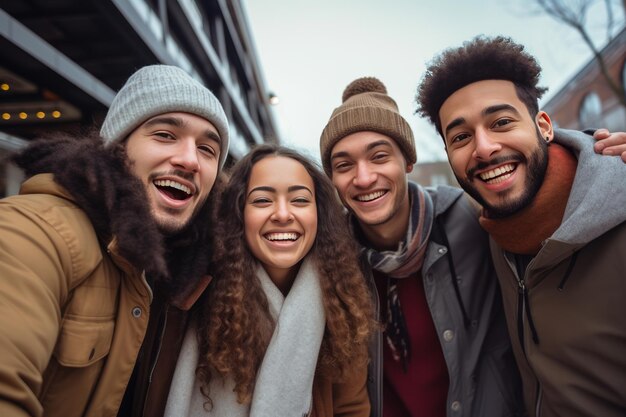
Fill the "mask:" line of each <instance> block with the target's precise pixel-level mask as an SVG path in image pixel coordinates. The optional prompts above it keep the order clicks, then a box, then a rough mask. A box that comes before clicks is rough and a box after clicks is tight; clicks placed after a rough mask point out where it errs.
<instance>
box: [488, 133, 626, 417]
mask: <svg viewBox="0 0 626 417" xmlns="http://www.w3.org/2000/svg"><path fill="white" fill-rule="evenodd" d="M557 133H558V134H559V135H558V136H557V137H556V138H555V141H556V142H558V143H561V144H562V145H564V146H566V147H568V148H569V149H570V150H571V151H573V153H574V154H575V156H576V157H577V159H578V166H577V170H576V177H575V179H574V184H573V186H572V190H571V192H570V195H569V199H568V202H567V207H566V210H565V215H564V217H563V221H562V222H561V225H560V227H559V228H558V229H557V230H556V232H554V234H553V235H552V236H551V237H550V238H548V239H547V240H546V241H544V244H543V246H542V248H541V250H540V251H539V253H538V254H537V255H536V256H535V257H534V258H533V259H532V261H531V262H530V263H529V264H528V266H527V267H526V269H525V273H524V274H523V275H522V276H520V275H518V273H517V266H516V264H515V256H514V255H513V254H510V253H507V252H505V251H504V250H502V249H501V248H500V247H499V246H498V245H497V244H496V243H495V242H492V253H493V259H494V262H495V266H496V270H497V271H498V276H499V278H500V285H501V286H502V294H503V297H504V307H505V312H506V317H507V323H508V326H509V332H510V333H511V336H512V341H513V350H514V353H515V357H516V359H517V361H518V364H519V367H520V372H521V375H522V379H523V383H524V399H525V401H526V405H527V407H528V411H529V414H530V415H531V416H536V417H555V416H567V417H582V416H603V417H618V416H625V415H626V165H624V164H623V163H622V161H621V160H620V159H619V158H610V157H603V156H600V155H596V154H595V153H594V152H593V148H592V144H593V140H592V139H590V138H589V137H588V136H586V135H584V134H581V133H580V132H574V131H563V130H561V131H558V132H557ZM519 288H524V292H523V293H520V291H519Z"/></svg>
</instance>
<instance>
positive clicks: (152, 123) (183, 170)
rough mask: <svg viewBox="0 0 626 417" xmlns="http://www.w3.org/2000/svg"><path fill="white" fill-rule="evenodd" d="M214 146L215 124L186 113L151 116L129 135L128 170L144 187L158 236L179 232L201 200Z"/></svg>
mask: <svg viewBox="0 0 626 417" xmlns="http://www.w3.org/2000/svg"><path fill="white" fill-rule="evenodd" d="M219 145H220V139H219V135H218V133H217V129H216V128H215V126H213V125H212V124H211V123H210V122H208V121H207V120H205V119H203V118H201V117H198V116H195V115H192V114H188V113H166V114H161V115H158V116H155V117H152V118H151V119H149V120H147V121H146V122H144V123H143V124H142V125H141V126H139V127H138V128H137V129H135V130H134V131H133V132H132V133H131V134H130V136H129V137H128V139H127V141H126V154H127V155H128V159H129V161H130V162H131V171H132V172H133V174H135V175H136V176H137V177H138V178H139V179H140V180H141V182H142V183H143V184H144V186H145V188H146V192H147V195H148V200H149V203H150V209H151V212H152V215H153V217H154V219H155V220H156V222H157V225H158V227H159V229H160V230H161V231H162V232H163V233H165V234H169V235H171V234H175V233H177V232H179V231H180V230H182V229H183V228H184V227H185V226H186V225H187V224H188V223H189V222H190V221H191V219H192V218H193V215H194V213H195V212H196V211H197V210H198V209H199V208H200V207H201V206H202V204H204V202H205V201H206V199H207V196H208V195H209V192H210V191H211V189H212V188H213V184H214V183H215V178H216V176H217V171H218V162H219V156H220V146H219Z"/></svg>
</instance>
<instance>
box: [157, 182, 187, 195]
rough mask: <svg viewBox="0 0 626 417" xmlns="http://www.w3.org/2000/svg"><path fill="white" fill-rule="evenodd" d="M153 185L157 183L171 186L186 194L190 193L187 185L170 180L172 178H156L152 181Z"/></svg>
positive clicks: (162, 185) (160, 185)
mask: <svg viewBox="0 0 626 417" xmlns="http://www.w3.org/2000/svg"><path fill="white" fill-rule="evenodd" d="M154 185H158V186H159V187H171V188H176V189H177V190H180V191H182V192H184V193H186V194H189V195H191V190H190V189H189V187H187V186H186V185H183V184H180V183H178V182H176V181H172V180H156V181H154Z"/></svg>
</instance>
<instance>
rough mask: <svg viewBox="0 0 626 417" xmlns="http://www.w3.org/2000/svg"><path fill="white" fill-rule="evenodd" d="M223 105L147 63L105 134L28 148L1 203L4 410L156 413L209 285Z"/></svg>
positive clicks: (224, 128)
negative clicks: (16, 182) (13, 187)
mask: <svg viewBox="0 0 626 417" xmlns="http://www.w3.org/2000/svg"><path fill="white" fill-rule="evenodd" d="M227 154H228V122H227V120H226V116H225V114H224V111H223V109H222V106H221V105H220V103H219V102H218V100H217V99H216V98H215V96H214V95H213V94H212V93H211V92H210V91H209V90H208V89H207V88H205V87H204V86H203V85H202V84H200V83H199V82H197V81H196V80H194V79H193V78H191V77H190V76H189V75H188V74H186V73H185V72H184V71H183V70H181V69H179V68H176V67H171V66H164V65H154V66H148V67H144V68H142V69H140V70H139V71H137V72H136V73H135V74H134V75H132V76H131V77H130V78H129V79H128V81H127V82H126V84H125V85H124V86H123V87H122V89H121V90H120V91H119V92H118V94H117V95H116V97H115V99H114V100H113V103H112V104H111V107H110V109H109V112H108V114H107V116H106V118H105V120H104V123H103V125H102V129H101V131H100V135H97V134H95V133H93V134H90V135H87V136H86V137H69V136H58V137H55V138H51V139H46V140H44V139H39V140H36V141H34V142H32V143H31V145H29V146H28V147H27V148H26V149H25V150H24V151H22V152H20V153H19V154H18V155H16V156H15V157H14V158H13V160H14V161H15V163H16V164H18V165H19V166H20V167H21V168H22V169H23V170H24V171H25V174H26V176H27V180H26V181H25V182H24V184H23V185H22V188H21V190H20V194H19V195H17V196H11V197H7V198H5V199H2V200H0V300H1V301H0V329H2V336H1V337H0V415H1V416H3V417H14V416H15V417H17V416H42V415H45V416H48V417H50V416H64V417H67V416H70V417H71V416H116V415H160V414H162V412H163V408H164V404H163V403H164V401H165V399H166V398H167V392H168V390H169V384H170V381H171V376H172V372H173V369H174V366H175V363H176V359H177V356H178V350H179V348H180V341H181V340H182V335H184V333H185V328H186V324H187V316H188V314H187V312H188V311H189V309H190V308H191V307H192V305H193V304H194V303H195V301H196V300H197V299H198V297H199V296H200V294H201V293H202V291H203V290H204V289H205V288H206V286H207V285H208V282H209V279H210V278H209V276H208V275H207V272H208V263H209V257H210V249H211V248H210V243H209V239H208V235H209V232H210V221H209V217H210V216H209V215H208V213H209V211H210V204H209V202H210V200H209V199H208V196H209V193H210V192H211V189H212V188H213V185H214V184H215V182H216V179H217V178H218V175H219V171H220V169H221V168H222V167H223V165H224V162H225V160H226V157H227Z"/></svg>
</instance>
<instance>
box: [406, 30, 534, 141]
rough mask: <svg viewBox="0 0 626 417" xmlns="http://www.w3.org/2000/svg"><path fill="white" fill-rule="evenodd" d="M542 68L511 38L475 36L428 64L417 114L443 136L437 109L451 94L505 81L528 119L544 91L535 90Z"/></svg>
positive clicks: (417, 99)
mask: <svg viewBox="0 0 626 417" xmlns="http://www.w3.org/2000/svg"><path fill="white" fill-rule="evenodd" d="M540 73H541V67H540V66H539V64H538V63H537V61H536V60H535V58H533V57H532V56H531V55H530V54H528V53H527V52H526V51H524V46H523V45H520V44H517V43H515V42H513V40H511V38H507V37H503V36H497V37H495V38H488V37H484V36H478V37H476V38H474V39H472V40H471V41H467V42H465V43H463V46H461V47H459V48H451V49H447V50H446V51H444V52H443V53H441V54H440V55H439V56H438V57H435V58H434V59H433V60H432V61H431V62H430V63H429V65H428V68H427V70H426V73H425V74H424V76H423V77H422V80H421V83H420V86H419V87H418V90H417V96H416V101H417V105H418V108H417V111H416V113H419V114H420V115H422V116H424V117H427V118H429V119H430V121H431V122H432V123H433V124H434V125H435V127H436V128H437V131H438V132H439V134H440V135H441V136H442V137H443V133H442V131H441V123H440V121H439V109H440V108H441V106H442V105H443V103H444V102H445V101H446V99H447V98H448V97H450V95H452V94H453V93H454V92H455V91H457V90H459V89H461V88H463V87H465V86H466V85H468V84H471V83H474V82H477V81H483V80H508V81H511V82H513V83H514V84H515V89H516V91H517V95H518V97H519V98H520V100H521V101H522V102H523V103H524V104H525V105H526V107H527V108H528V111H529V113H530V114H531V116H533V117H534V116H535V115H536V114H537V112H538V111H539V108H538V100H539V99H540V98H541V96H542V95H543V93H544V92H545V91H546V88H542V87H537V83H538V82H539V74H540Z"/></svg>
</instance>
